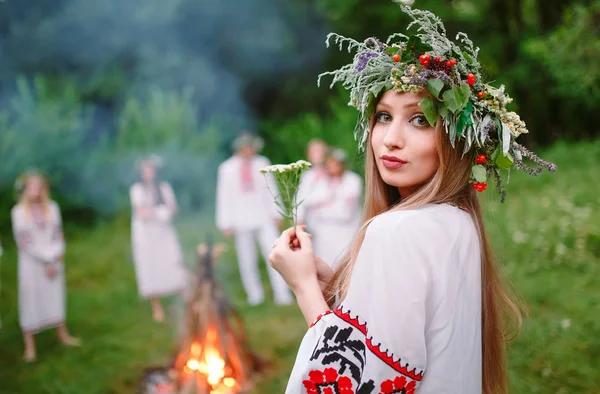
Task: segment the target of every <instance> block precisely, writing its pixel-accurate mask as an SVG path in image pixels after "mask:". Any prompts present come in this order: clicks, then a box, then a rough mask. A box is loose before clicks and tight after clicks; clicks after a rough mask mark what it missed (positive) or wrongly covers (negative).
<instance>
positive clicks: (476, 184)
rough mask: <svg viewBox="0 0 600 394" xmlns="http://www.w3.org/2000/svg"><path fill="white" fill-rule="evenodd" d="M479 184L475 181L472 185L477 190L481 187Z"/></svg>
mask: <svg viewBox="0 0 600 394" xmlns="http://www.w3.org/2000/svg"><path fill="white" fill-rule="evenodd" d="M478 185H479V183H474V184H472V185H471V187H472V188H473V189H474V190H477V188H478V187H479V186H478Z"/></svg>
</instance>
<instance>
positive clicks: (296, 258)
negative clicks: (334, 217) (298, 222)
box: [269, 226, 318, 293]
mask: <svg viewBox="0 0 600 394" xmlns="http://www.w3.org/2000/svg"><path fill="white" fill-rule="evenodd" d="M310 237H311V235H310V234H308V233H307V232H305V231H304V226H298V227H295V228H294V227H292V228H289V229H287V230H285V231H284V232H283V233H282V234H281V236H280V237H279V238H277V240H276V241H275V243H274V244H273V249H272V250H271V254H270V255H269V263H270V264H271V267H273V268H274V269H275V270H276V271H277V272H279V274H280V275H281V276H282V277H283V279H284V280H285V281H286V282H287V284H288V286H289V287H290V289H291V290H292V291H293V292H294V293H297V292H298V291H302V290H303V289H305V288H307V287H312V286H314V285H315V284H318V277H317V263H316V260H315V255H314V253H313V249H312V241H311V239H310Z"/></svg>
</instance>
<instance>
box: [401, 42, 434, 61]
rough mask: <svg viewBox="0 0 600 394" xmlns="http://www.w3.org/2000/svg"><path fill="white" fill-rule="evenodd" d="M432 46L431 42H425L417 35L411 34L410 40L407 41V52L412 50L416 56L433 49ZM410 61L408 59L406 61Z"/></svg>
mask: <svg viewBox="0 0 600 394" xmlns="http://www.w3.org/2000/svg"><path fill="white" fill-rule="evenodd" d="M431 49H432V47H431V45H429V44H426V43H424V42H423V41H421V39H420V38H419V37H417V36H410V38H409V39H408V42H407V43H406V52H411V53H412V54H413V55H416V56H414V57H415V58H416V57H417V56H419V55H421V54H423V53H425V52H427V51H431ZM405 62H406V63H408V61H405Z"/></svg>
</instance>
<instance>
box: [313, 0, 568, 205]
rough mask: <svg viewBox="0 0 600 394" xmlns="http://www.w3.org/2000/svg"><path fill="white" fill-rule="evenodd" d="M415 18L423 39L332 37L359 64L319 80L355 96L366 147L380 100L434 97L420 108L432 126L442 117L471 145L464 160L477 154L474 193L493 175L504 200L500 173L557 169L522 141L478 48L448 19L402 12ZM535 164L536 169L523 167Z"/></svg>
mask: <svg viewBox="0 0 600 394" xmlns="http://www.w3.org/2000/svg"><path fill="white" fill-rule="evenodd" d="M401 8H402V11H403V12H405V13H406V14H407V15H408V16H410V17H411V18H412V22H411V23H410V24H409V25H408V27H407V30H408V29H410V28H411V27H413V26H415V27H416V28H417V29H416V34H414V35H410V36H407V35H404V34H401V33H396V34H393V35H391V36H390V37H388V39H387V41H386V42H385V43H383V42H381V41H379V40H378V39H376V38H368V39H366V40H365V41H364V42H358V41H356V40H353V39H351V38H346V37H343V36H340V35H337V34H335V33H330V34H329V35H328V36H327V40H326V43H327V46H329V42H330V40H331V39H332V38H333V40H334V42H335V44H336V45H337V46H338V47H339V49H340V50H344V46H346V49H347V50H348V52H351V51H353V50H354V51H356V54H355V55H354V59H353V61H352V63H350V64H347V65H345V66H343V67H342V68H340V69H338V70H335V71H330V72H325V73H323V74H321V75H319V79H318V85H320V82H321V78H322V77H323V76H326V75H331V76H333V81H332V82H331V85H330V88H331V87H333V86H334V85H335V84H336V83H337V82H341V83H342V85H343V86H344V88H346V89H348V90H350V102H349V103H348V105H350V106H353V107H355V108H356V109H358V111H359V112H360V115H359V119H358V122H357V125H356V129H355V131H354V136H355V138H356V139H357V140H358V141H359V144H360V149H361V150H362V149H364V148H365V144H366V141H367V137H368V133H369V129H370V123H369V119H370V118H371V116H372V115H373V113H374V111H375V107H376V105H377V102H378V100H379V99H380V98H381V96H382V95H383V93H384V92H386V91H388V90H393V91H396V92H400V93H405V92H421V91H423V90H425V89H427V91H428V92H429V93H430V95H428V96H426V97H425V98H423V99H422V100H421V101H420V103H419V105H420V107H421V110H422V111H423V114H424V115H425V117H426V119H427V121H428V122H429V124H430V125H431V126H434V125H435V123H436V122H437V120H438V116H439V117H441V119H442V122H443V123H442V124H443V127H444V130H445V131H446V134H447V135H448V137H449V138H450V143H451V144H452V146H453V147H456V144H457V141H462V143H463V144H464V149H463V155H465V154H467V153H469V152H471V154H472V155H473V167H472V176H471V183H472V187H473V189H475V190H477V191H479V192H482V191H484V190H485V189H486V187H487V178H488V176H493V177H494V178H495V181H496V187H497V189H498V191H499V193H500V194H501V200H502V201H503V202H504V199H505V196H506V191H505V190H504V188H503V187H502V180H501V177H500V170H511V169H513V168H514V169H519V170H523V171H525V172H526V173H528V174H530V175H537V174H539V173H541V172H542V171H543V169H544V168H545V169H547V170H549V171H550V172H554V171H555V170H556V165H555V164H553V163H550V162H547V161H545V160H542V159H540V158H539V157H538V156H536V155H535V154H534V153H533V152H530V151H529V150H527V149H526V148H525V147H523V146H522V145H520V144H518V143H517V142H516V141H515V139H516V138H517V137H518V136H519V135H521V134H525V133H527V132H528V130H527V127H526V125H525V122H524V121H522V120H521V119H520V117H519V115H517V114H516V113H515V112H512V111H508V110H507V109H506V106H507V104H509V103H510V102H511V101H512V99H511V98H510V97H509V96H508V95H507V94H506V93H505V91H504V85H501V86H500V87H499V88H496V87H493V86H491V85H489V84H487V83H484V82H483V79H482V76H481V73H480V70H481V65H480V64H479V61H478V59H477V56H478V54H479V48H474V47H473V42H472V41H471V40H470V39H469V37H468V36H467V35H466V34H465V33H458V34H457V36H456V40H457V42H456V43H455V42H452V41H450V40H449V39H448V38H447V37H446V28H445V27H444V24H443V23H442V21H441V19H440V18H438V17H437V16H436V15H434V14H433V13H431V12H429V11H423V10H418V9H412V8H410V7H408V6H406V5H402V6H401ZM523 158H527V159H530V160H531V161H533V162H534V163H535V164H536V165H537V167H530V166H528V165H527V164H525V163H524V162H523Z"/></svg>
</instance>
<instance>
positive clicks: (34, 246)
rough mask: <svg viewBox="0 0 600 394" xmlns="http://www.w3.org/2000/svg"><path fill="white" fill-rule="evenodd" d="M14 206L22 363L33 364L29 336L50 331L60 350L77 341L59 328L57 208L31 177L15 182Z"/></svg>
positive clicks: (39, 179)
mask: <svg viewBox="0 0 600 394" xmlns="http://www.w3.org/2000/svg"><path fill="white" fill-rule="evenodd" d="M17 191H18V192H19V193H20V196H19V202H18V204H17V205H15V206H14V207H13V209H12V212H11V214H12V215H11V216H12V227H13V232H14V236H15V240H16V243H17V247H18V256H19V270H18V272H19V275H18V276H19V323H20V325H21V329H22V330H23V338H24V341H25V356H24V358H25V361H27V362H31V361H34V360H35V359H36V349H35V342H34V337H33V336H34V335H35V334H36V333H38V332H40V331H42V330H45V329H47V328H52V327H56V331H57V334H58V339H59V340H60V341H61V342H62V343H63V344H64V345H66V346H78V345H79V344H80V340H79V339H78V338H74V337H72V336H71V335H70V334H69V331H68V330H67V327H66V325H65V271H64V260H63V257H64V253H65V241H64V238H63V232H62V220H61V215H60V210H59V208H58V205H57V204H56V203H55V202H54V201H52V200H50V196H49V190H48V183H47V182H46V179H45V178H44V177H43V176H42V175H40V174H38V173H37V172H30V173H28V174H26V175H24V176H22V177H21V178H20V179H19V180H18V181H17Z"/></svg>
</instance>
